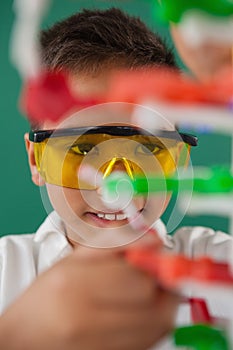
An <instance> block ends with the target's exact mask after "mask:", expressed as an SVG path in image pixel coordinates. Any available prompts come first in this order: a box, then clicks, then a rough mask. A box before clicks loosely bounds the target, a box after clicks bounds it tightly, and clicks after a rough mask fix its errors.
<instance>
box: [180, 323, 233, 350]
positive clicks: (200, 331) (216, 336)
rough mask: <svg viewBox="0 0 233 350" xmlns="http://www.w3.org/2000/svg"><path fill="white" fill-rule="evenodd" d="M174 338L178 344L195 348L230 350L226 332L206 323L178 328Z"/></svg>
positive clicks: (200, 349)
mask: <svg viewBox="0 0 233 350" xmlns="http://www.w3.org/2000/svg"><path fill="white" fill-rule="evenodd" d="M174 340H175V344H176V345H177V346H189V347H191V348H192V349H195V350H230V347H229V344H228V342H227V339H226V335H225V332H224V331H223V330H221V329H217V328H214V327H212V326H209V325H204V324H195V325H192V326H187V327H180V328H177V329H176V330H175V332H174Z"/></svg>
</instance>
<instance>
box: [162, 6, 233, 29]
mask: <svg viewBox="0 0 233 350" xmlns="http://www.w3.org/2000/svg"><path fill="white" fill-rule="evenodd" d="M190 10H200V11H202V12H206V13H208V14H209V15H213V16H218V17H228V16H231V15H232V14H233V2H232V1H229V0H161V6H160V9H159V13H160V16H161V18H163V19H164V20H167V21H171V22H174V23H179V22H180V21H181V19H182V16H183V14H184V13H185V12H187V11H190Z"/></svg>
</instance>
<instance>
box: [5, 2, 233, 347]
mask: <svg viewBox="0 0 233 350" xmlns="http://www.w3.org/2000/svg"><path fill="white" fill-rule="evenodd" d="M160 3H161V4H160V11H161V12H160V15H161V16H163V18H164V19H165V20H169V21H172V22H174V23H176V24H177V25H178V26H179V27H180V29H181V32H182V33H183V36H184V38H185V40H186V41H187V42H191V43H192V45H194V46H198V45H201V44H202V43H203V42H204V41H208V40H211V41H214V42H218V41H223V42H224V43H227V44H230V45H232V44H233V35H232V33H233V2H232V1H229V0H228V1H227V0H189V1H187V0H161V2H160ZM48 7H49V1H46V0H43V1H42V0H34V1H32V0H16V1H15V11H16V22H15V27H14V31H13V37H12V45H11V46H12V50H11V56H12V60H13V62H14V63H15V65H16V67H17V69H18V71H19V73H20V75H21V77H22V80H23V82H24V87H23V92H22V98H21V106H22V108H23V111H24V113H25V114H27V115H28V118H29V119H30V121H33V122H35V121H44V120H45V118H47V119H48V120H52V121H59V120H60V119H62V117H63V116H64V115H65V114H67V113H72V111H75V110H77V109H80V108H85V107H88V106H92V105H95V104H98V103H107V102H114V101H115V102H118V101H121V102H127V103H131V104H132V106H133V107H132V122H134V121H135V120H136V121H137V124H138V125H139V126H140V127H142V128H147V127H148V128H150V130H152V132H153V130H157V129H159V124H158V121H155V120H153V119H151V117H150V115H148V116H147V115H143V119H140V116H138V113H137V105H144V106H146V107H149V108H155V109H156V110H158V111H159V112H160V113H161V115H163V116H165V118H167V120H168V121H170V122H171V123H173V124H174V125H176V127H177V128H179V127H184V126H185V127H186V128H192V130H198V131H200V130H201V128H203V130H205V132H206V130H208V132H218V133H220V134H221V133H222V134H226V135H231V136H233V107H232V101H233V87H232V71H231V72H228V73H226V74H223V75H219V76H216V77H214V78H213V80H212V81H210V82H206V83H198V82H196V81H194V80H193V79H191V78H187V77H183V76H181V75H177V73H174V72H163V71H160V70H149V71H147V72H136V73H135V72H127V71H122V73H119V74H118V75H117V77H113V79H112V81H111V84H110V87H109V91H108V94H107V95H105V96H102V98H98V99H96V100H93V99H91V100H88V99H86V100H82V99H78V98H77V97H76V96H73V94H72V92H71V91H70V88H69V84H68V75H67V72H47V71H44V69H43V67H42V64H41V58H40V53H39V52H40V49H39V45H38V41H37V34H38V32H39V30H40V24H41V20H42V18H43V16H44V14H45V13H46V11H48ZM22 43H23V45H22ZM187 114H188V115H189V119H188V125H187V120H186V118H185V117H186V116H187ZM232 144H233V141H232ZM232 153H233V152H232ZM232 165H233V164H230V165H229V167H221V166H219V165H218V164H216V166H215V167H214V168H206V169H195V168H194V169H193V174H194V175H193V174H188V175H187V174H186V175H185V174H182V175H181V176H177V175H172V176H167V177H165V178H164V177H163V178H160V177H155V176H148V177H147V178H145V177H142V176H141V177H140V176H137V177H135V179H134V180H132V179H130V178H129V177H128V176H126V178H125V185H124V187H123V189H122V191H121V190H120V187H118V183H119V181H121V180H122V178H123V177H124V174H122V173H115V174H114V173H113V174H112V175H110V176H109V177H107V178H106V179H104V180H103V179H102V178H101V176H99V177H98V179H99V182H98V184H97V185H98V187H100V188H101V189H102V199H103V201H104V203H111V204H109V206H110V207H111V208H113V209H114V208H116V207H117V208H119V207H124V204H125V203H126V202H127V203H128V202H129V197H130V196H131V197H132V196H137V195H139V194H147V193H148V191H149V192H160V191H161V186H162V188H164V186H165V189H166V191H172V192H174V193H175V192H178V191H179V192H182V196H181V200H180V205H181V207H182V205H183V206H184V205H185V203H186V198H185V193H186V191H187V189H188V190H189V189H190V188H192V191H193V197H192V201H191V205H190V207H189V212H191V213H192V212H193V213H195V214H198V213H202V214H203V213H204V212H211V213H219V211H221V213H222V214H223V215H228V216H230V217H231V222H232V224H231V226H232V227H231V233H233V212H232V203H233V175H232ZM92 171H93V169H91V168H89V169H88V168H86V169H85V168H84V170H83V175H82V174H81V175H80V176H83V177H88V179H90V182H91V181H92V180H91V179H92V178H93V172H92ZM88 174H89V175H88ZM116 194H117V196H116ZM114 196H115V197H114ZM114 198H115V199H116V198H117V199H116V200H114ZM110 199H113V200H112V201H111V200H110ZM216 201H217V203H218V205H217V206H216ZM125 211H126V212H127V216H128V217H129V222H130V224H131V225H132V227H133V229H135V230H141V229H142V228H143V229H144V230H145V231H148V232H150V234H155V233H154V232H153V230H151V229H150V227H147V226H146V223H145V222H143V221H137V222H135V221H134V220H133V218H134V214H135V208H134V206H133V204H132V203H131V204H129V205H128V206H126V209H125ZM125 258H126V259H128V261H129V262H130V263H132V264H133V265H134V266H137V267H138V268H139V269H142V270H144V271H146V272H147V273H150V274H152V275H153V276H155V278H156V280H157V281H159V283H160V284H161V286H163V287H165V288H170V289H172V290H175V291H177V292H179V293H181V295H182V291H183V289H184V288H186V287H187V286H190V285H191V286H192V290H193V291H194V297H192V298H187V297H186V296H185V295H184V303H189V304H190V306H191V312H192V319H193V325H191V326H185V327H180V328H178V329H176V330H174V340H175V343H176V344H177V345H181V346H190V347H192V348H194V349H197V350H203V349H205V350H214V349H216V350H227V349H228V350H230V349H232V348H233V342H232V339H231V333H233V327H232V320H222V319H221V320H220V319H216V318H214V317H213V315H211V313H210V312H209V310H208V306H207V304H206V302H205V300H203V299H202V298H200V297H199V294H200V293H201V291H202V289H203V288H208V290H209V292H210V293H213V294H214V295H216V296H217V297H218V296H219V295H221V298H227V300H229V303H232V295H233V272H232V269H233V268H232V266H231V265H232V264H230V262H229V265H228V264H222V263H219V262H215V261H214V260H212V259H209V258H207V257H201V258H199V259H196V260H195V259H194V260H190V259H188V258H186V257H185V256H181V255H172V256H171V255H168V254H165V253H162V252H161V251H157V252H151V251H146V250H142V249H141V250H140V249H131V250H130V249H128V250H127V249H126V253H125ZM195 291H197V292H198V293H197V294H196V295H197V296H196V297H195ZM220 291H221V294H220ZM223 321H224V322H223Z"/></svg>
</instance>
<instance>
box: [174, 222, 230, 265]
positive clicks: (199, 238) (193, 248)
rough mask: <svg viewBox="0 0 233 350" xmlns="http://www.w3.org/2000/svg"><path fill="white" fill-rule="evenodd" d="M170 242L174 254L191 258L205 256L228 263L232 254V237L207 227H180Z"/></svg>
mask: <svg viewBox="0 0 233 350" xmlns="http://www.w3.org/2000/svg"><path fill="white" fill-rule="evenodd" d="M171 240H172V243H173V244H172V250H173V251H174V252H176V253H182V254H185V255H187V256H189V257H191V258H197V257H200V256H205V255H207V256H210V257H212V258H214V259H217V260H219V261H229V259H230V258H231V255H232V253H233V237H232V236H231V235H229V234H226V233H224V232H222V231H215V230H213V229H212V228H209V227H203V226H186V227H182V228H180V229H178V230H177V231H176V232H175V233H174V235H173V236H172V238H171Z"/></svg>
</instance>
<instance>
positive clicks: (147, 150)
mask: <svg viewBox="0 0 233 350" xmlns="http://www.w3.org/2000/svg"><path fill="white" fill-rule="evenodd" d="M162 150H163V148H162V147H161V146H159V145H156V144H153V143H144V144H141V145H138V146H137V148H136V153H137V154H144V155H151V153H152V154H154V155H155V154H157V153H159V152H161V151H162Z"/></svg>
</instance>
